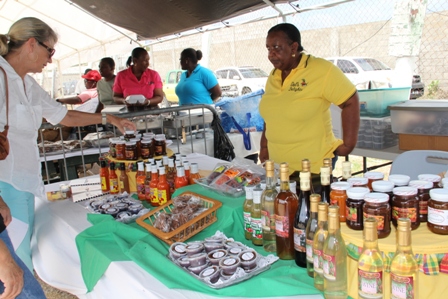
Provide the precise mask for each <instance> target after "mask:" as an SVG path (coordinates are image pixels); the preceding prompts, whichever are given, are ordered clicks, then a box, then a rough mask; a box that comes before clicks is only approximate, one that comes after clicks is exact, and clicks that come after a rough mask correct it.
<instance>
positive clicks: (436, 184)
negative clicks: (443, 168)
mask: <svg viewBox="0 0 448 299" xmlns="http://www.w3.org/2000/svg"><path fill="white" fill-rule="evenodd" d="M418 179H419V180H422V181H428V182H432V183H433V188H442V187H443V186H441V184H440V182H441V180H442V178H441V177H440V175H437V174H419V175H418Z"/></svg>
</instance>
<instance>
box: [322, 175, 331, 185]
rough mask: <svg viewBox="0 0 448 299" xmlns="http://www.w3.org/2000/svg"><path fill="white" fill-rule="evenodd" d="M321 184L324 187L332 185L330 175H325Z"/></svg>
mask: <svg viewBox="0 0 448 299" xmlns="http://www.w3.org/2000/svg"><path fill="white" fill-rule="evenodd" d="M320 184H321V185H322V186H328V185H330V176H329V175H324V176H321V177H320Z"/></svg>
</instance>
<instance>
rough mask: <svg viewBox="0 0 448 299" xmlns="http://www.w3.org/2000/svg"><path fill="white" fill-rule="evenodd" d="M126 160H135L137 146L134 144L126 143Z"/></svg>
mask: <svg viewBox="0 0 448 299" xmlns="http://www.w3.org/2000/svg"><path fill="white" fill-rule="evenodd" d="M125 153H126V160H137V159H138V157H137V144H136V143H135V142H131V141H129V142H126V150H125Z"/></svg>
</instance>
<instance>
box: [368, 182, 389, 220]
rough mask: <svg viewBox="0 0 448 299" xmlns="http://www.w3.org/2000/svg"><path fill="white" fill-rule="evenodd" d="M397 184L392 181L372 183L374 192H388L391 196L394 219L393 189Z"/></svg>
mask: <svg viewBox="0 0 448 299" xmlns="http://www.w3.org/2000/svg"><path fill="white" fill-rule="evenodd" d="M394 188H395V184H394V183H393V182H390V181H376V182H373V183H372V189H373V191H374V192H381V193H386V194H387V195H388V196H389V206H390V207H391V208H390V219H392V197H394V193H393V190H394Z"/></svg>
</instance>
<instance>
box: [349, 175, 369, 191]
mask: <svg viewBox="0 0 448 299" xmlns="http://www.w3.org/2000/svg"><path fill="white" fill-rule="evenodd" d="M347 183H349V184H350V186H352V187H363V188H367V186H368V183H369V179H368V178H365V177H364V178H349V179H348V180H347Z"/></svg>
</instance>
